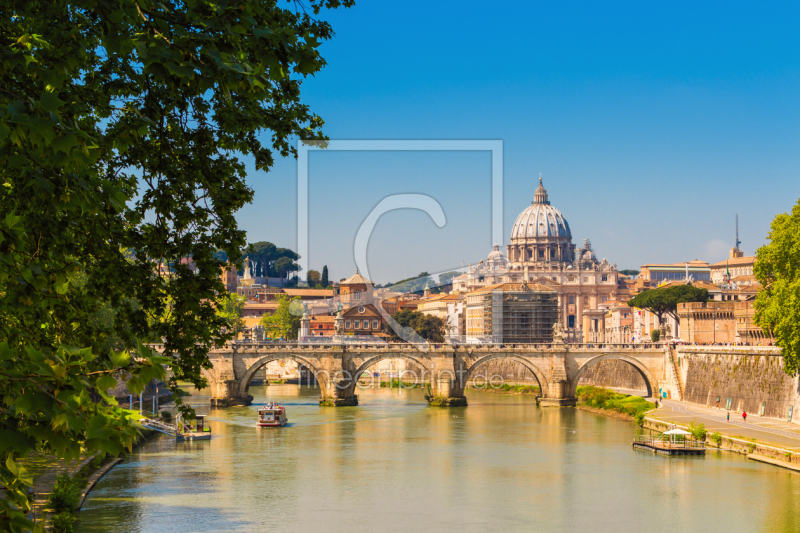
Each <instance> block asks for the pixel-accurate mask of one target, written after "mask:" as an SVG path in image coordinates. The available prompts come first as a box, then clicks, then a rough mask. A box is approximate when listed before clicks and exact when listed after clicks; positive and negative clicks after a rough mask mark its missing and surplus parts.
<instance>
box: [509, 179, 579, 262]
mask: <svg viewBox="0 0 800 533" xmlns="http://www.w3.org/2000/svg"><path fill="white" fill-rule="evenodd" d="M507 250H508V254H507V256H506V257H508V260H509V261H511V262H512V263H541V264H542V265H544V264H550V263H562V264H563V263H571V262H572V261H574V260H575V245H574V244H572V232H571V231H570V229H569V224H568V223H567V219H565V218H564V215H562V214H561V211H559V210H558V209H556V208H555V207H553V206H552V205H550V201H549V200H548V199H547V190H546V189H545V188H544V185H542V178H541V177H540V178H539V187H538V188H537V189H536V191H535V192H534V194H533V203H532V204H531V205H529V206H528V207H527V209H525V211H523V212H522V213H521V214H520V215H519V216H518V217H517V221H516V222H514V227H513V228H511V242H510V244H509V245H508V246H507Z"/></svg>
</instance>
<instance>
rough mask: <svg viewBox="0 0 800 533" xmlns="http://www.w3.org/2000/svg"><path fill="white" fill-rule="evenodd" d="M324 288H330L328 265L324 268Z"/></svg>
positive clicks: (322, 280)
mask: <svg viewBox="0 0 800 533" xmlns="http://www.w3.org/2000/svg"><path fill="white" fill-rule="evenodd" d="M320 283H322V286H323V287H326V288H327V287H328V265H325V266H323V267H322V279H321V280H320Z"/></svg>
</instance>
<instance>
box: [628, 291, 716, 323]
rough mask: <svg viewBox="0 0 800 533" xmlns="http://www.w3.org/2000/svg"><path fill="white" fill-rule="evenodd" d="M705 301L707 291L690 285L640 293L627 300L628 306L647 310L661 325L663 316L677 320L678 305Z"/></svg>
mask: <svg viewBox="0 0 800 533" xmlns="http://www.w3.org/2000/svg"><path fill="white" fill-rule="evenodd" d="M707 301H708V289H700V288H698V287H693V286H692V285H674V286H672V287H661V288H658V289H649V290H646V291H644V292H641V293H639V294H637V295H636V296H634V297H633V298H631V299H630V300H628V306H629V307H636V308H638V309H647V310H648V311H650V312H651V313H653V314H654V315H656V316H657V317H658V323H659V324H661V323H662V322H663V320H664V315H670V316H672V317H673V318H675V320H678V304H679V303H684V302H687V303H688V302H707Z"/></svg>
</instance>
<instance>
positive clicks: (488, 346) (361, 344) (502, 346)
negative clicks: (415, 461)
mask: <svg viewBox="0 0 800 533" xmlns="http://www.w3.org/2000/svg"><path fill="white" fill-rule="evenodd" d="M148 347H150V348H151V349H155V350H158V349H160V348H161V347H162V345H161V344H148ZM234 347H247V348H256V349H258V348H262V349H289V350H297V349H301V350H315V349H341V348H343V347H347V348H348V349H353V348H361V349H370V350H386V351H407V350H409V349H416V350H420V351H429V350H472V351H490V350H512V349H518V350H565V349H569V350H576V349H589V350H661V349H663V348H664V344H657V343H641V344H635V343H565V344H561V343H558V344H557V343H480V344H466V343H458V344H447V343H408V342H370V341H367V340H365V341H358V340H354V341H353V340H349V341H348V342H347V343H340V342H314V343H305V342H291V341H269V340H249V339H248V340H237V341H235V342H231V343H227V344H226V345H225V346H224V347H222V348H234ZM212 350H213V349H212Z"/></svg>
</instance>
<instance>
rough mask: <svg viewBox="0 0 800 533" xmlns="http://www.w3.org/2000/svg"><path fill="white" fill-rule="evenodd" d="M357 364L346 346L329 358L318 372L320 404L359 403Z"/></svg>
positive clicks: (329, 405)
mask: <svg viewBox="0 0 800 533" xmlns="http://www.w3.org/2000/svg"><path fill="white" fill-rule="evenodd" d="M356 370H357V367H356V364H355V361H353V358H352V357H351V356H350V355H349V354H348V353H347V352H346V350H345V349H344V348H342V350H341V351H338V350H337V352H336V353H334V354H333V356H332V357H331V358H330V359H328V360H327V364H326V365H325V368H324V370H322V371H320V372H317V383H319V388H320V393H321V395H320V399H319V404H320V406H327V407H347V406H354V405H358V395H357V394H356V393H355V389H356V378H357V376H356Z"/></svg>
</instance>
